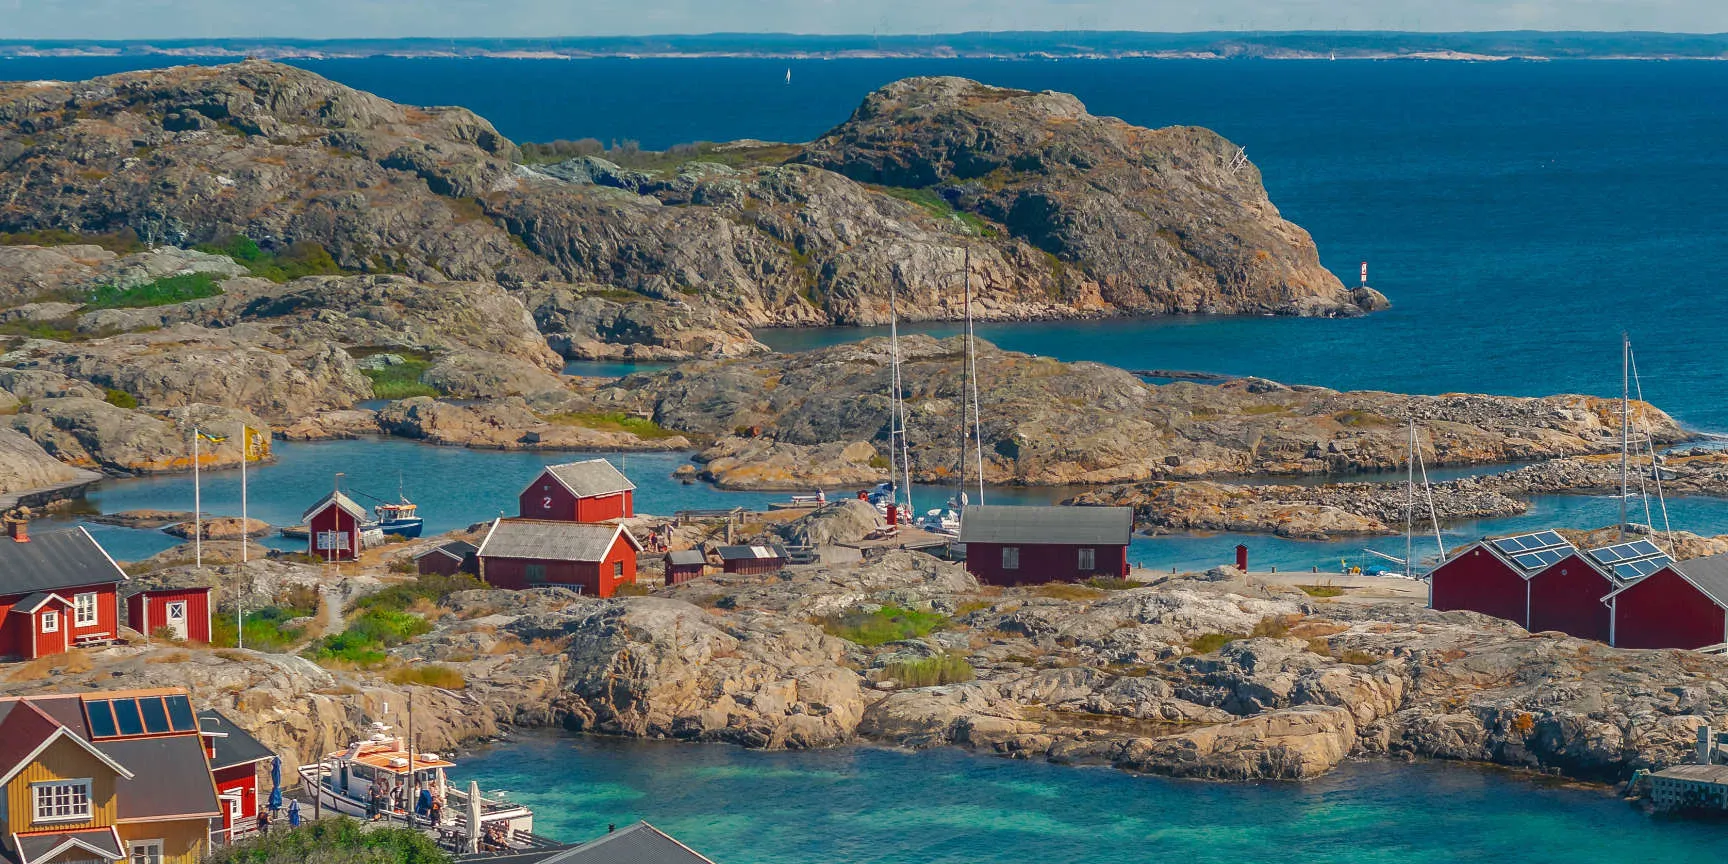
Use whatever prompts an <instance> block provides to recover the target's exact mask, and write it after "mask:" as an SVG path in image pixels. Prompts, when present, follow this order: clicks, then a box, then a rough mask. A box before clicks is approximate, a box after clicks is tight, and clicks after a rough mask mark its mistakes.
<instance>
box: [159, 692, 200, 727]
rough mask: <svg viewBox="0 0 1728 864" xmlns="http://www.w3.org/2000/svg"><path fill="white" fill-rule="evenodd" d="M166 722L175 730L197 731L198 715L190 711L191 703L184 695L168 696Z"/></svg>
mask: <svg viewBox="0 0 1728 864" xmlns="http://www.w3.org/2000/svg"><path fill="white" fill-rule="evenodd" d="M167 702H168V722H169V723H170V724H171V725H173V727H174V731H175V732H196V731H198V716H197V715H196V714H193V713H192V703H191V701H190V700H188V699H187V698H186V697H185V696H169V697H168V699H167Z"/></svg>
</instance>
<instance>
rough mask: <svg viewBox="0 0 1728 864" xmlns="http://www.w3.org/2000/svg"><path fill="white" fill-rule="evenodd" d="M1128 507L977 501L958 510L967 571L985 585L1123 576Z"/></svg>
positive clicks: (1130, 521) (1131, 530)
mask: <svg viewBox="0 0 1728 864" xmlns="http://www.w3.org/2000/svg"><path fill="white" fill-rule="evenodd" d="M1133 533H1134V510H1133V508H1131V507H1073V506H1056V507H1029V506H1004V505H999V504H991V505H982V504H977V505H973V506H970V507H967V508H966V509H965V510H963V511H961V513H960V542H961V543H964V544H965V545H966V569H967V570H968V571H969V572H971V574H972V575H973V576H976V577H978V581H980V582H984V583H987V584H990V585H1033V584H1040V583H1044V582H1081V581H1085V580H1087V579H1092V578H1095V577H1103V578H1107V579H1125V578H1127V576H1128V541H1129V540H1130V539H1131V538H1132V535H1133Z"/></svg>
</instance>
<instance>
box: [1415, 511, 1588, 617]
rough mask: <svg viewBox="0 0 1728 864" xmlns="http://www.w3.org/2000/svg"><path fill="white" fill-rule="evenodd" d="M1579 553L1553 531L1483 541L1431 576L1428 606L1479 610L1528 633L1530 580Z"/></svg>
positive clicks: (1440, 567)
mask: <svg viewBox="0 0 1728 864" xmlns="http://www.w3.org/2000/svg"><path fill="white" fill-rule="evenodd" d="M1577 551H1578V550H1576V549H1574V548H1573V547H1572V544H1570V543H1568V542H1566V540H1565V538H1563V537H1561V536H1560V535H1559V534H1557V533H1555V532H1553V531H1537V532H1535V533H1532V534H1520V535H1518V536H1516V537H1502V538H1499V539H1492V540H1479V541H1477V542H1475V543H1472V544H1470V545H1469V546H1466V547H1464V548H1463V549H1462V550H1459V552H1458V554H1456V555H1453V556H1452V557H1451V558H1449V559H1447V560H1446V562H1445V563H1443V564H1441V565H1440V566H1438V567H1436V568H1434V570H1433V572H1431V573H1429V574H1428V606H1429V607H1430V608H1432V609H1438V610H1440V611H1442V612H1451V611H1455V610H1459V609H1464V610H1468V611H1471V612H1480V613H1482V614H1484V615H1492V616H1494V617H1496V618H1504V619H1506V620H1507V621H1511V622H1512V623H1514V624H1517V625H1518V626H1520V627H1524V628H1526V629H1528V628H1529V626H1530V596H1531V590H1532V589H1531V583H1530V577H1532V576H1535V575H1537V574H1538V573H1541V572H1542V571H1544V570H1546V569H1548V568H1549V567H1551V566H1553V565H1555V564H1558V563H1559V562H1560V561H1561V559H1563V558H1567V557H1569V556H1572V555H1575V554H1576V553H1577ZM1600 596H1601V595H1597V597H1598V598H1600Z"/></svg>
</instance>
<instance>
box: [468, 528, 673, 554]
mask: <svg viewBox="0 0 1728 864" xmlns="http://www.w3.org/2000/svg"><path fill="white" fill-rule="evenodd" d="M620 533H622V534H623V536H624V538H625V542H627V543H629V544H630V545H631V546H634V547H635V548H636V549H637V550H638V551H640V550H641V549H642V544H641V543H638V542H636V538H635V537H634V536H632V535H631V534H630V532H629V531H628V530H626V529H624V528H623V527H622V526H619V525H596V524H591V523H587V522H552V521H543V520H539V519H499V520H497V521H495V522H493V523H492V530H491V531H488V532H487V533H486V539H485V540H483V541H481V543H480V551H479V552H478V553H477V554H478V555H479V556H480V557H482V558H530V559H537V560H542V561H590V562H591V561H603V560H605V558H606V553H607V551H608V550H610V549H611V548H612V538H614V537H616V536H618V535H619V534H620Z"/></svg>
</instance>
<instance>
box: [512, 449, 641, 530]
mask: <svg viewBox="0 0 1728 864" xmlns="http://www.w3.org/2000/svg"><path fill="white" fill-rule="evenodd" d="M635 496H636V484H634V483H631V482H630V478H628V477H625V476H624V472H622V471H619V470H618V469H617V468H616V467H614V466H613V465H612V463H611V462H608V461H606V460H605V459H588V460H585V461H582V462H567V463H565V464H563V465H548V466H546V468H545V469H544V470H542V471H541V472H540V475H539V476H538V477H535V478H534V482H532V483H529V484H528V485H527V487H526V488H524V489H523V490H522V494H521V495H520V496H518V505H519V506H518V507H517V515H519V516H521V517H522V518H524V519H553V520H557V521H559V522H604V521H606V520H608V519H628V518H630V517H632V516H635V515H636V500H635Z"/></svg>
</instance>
